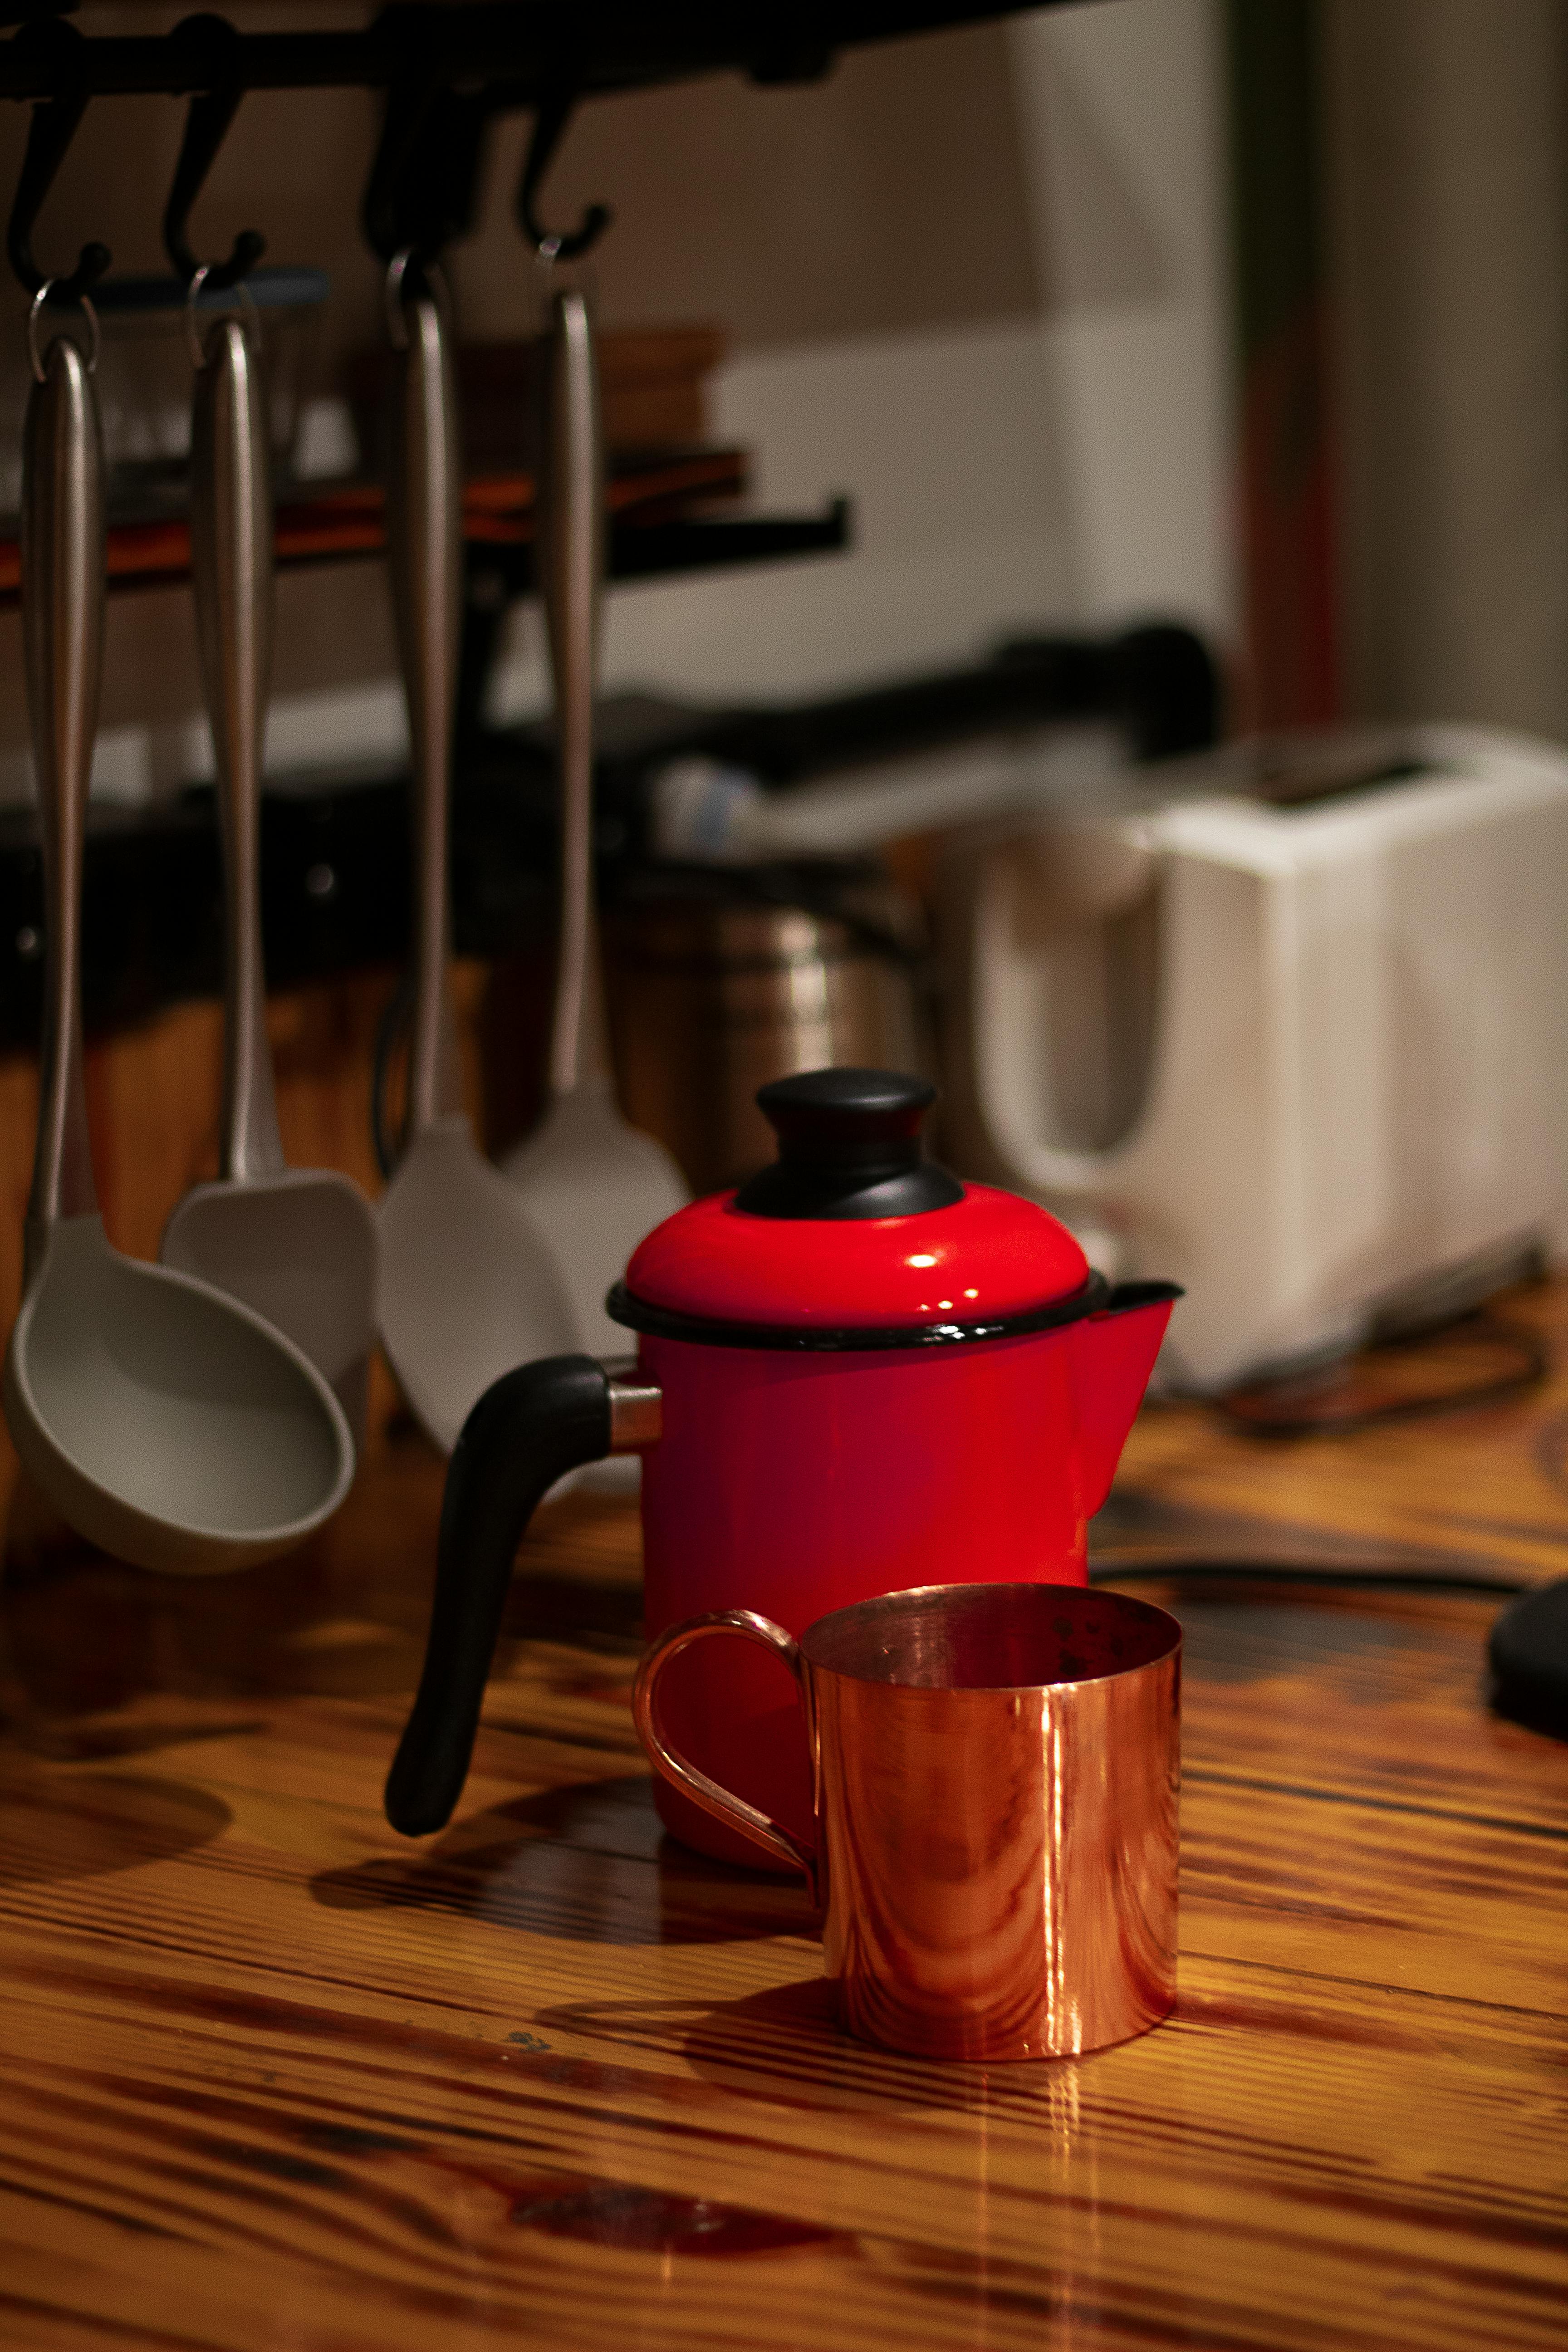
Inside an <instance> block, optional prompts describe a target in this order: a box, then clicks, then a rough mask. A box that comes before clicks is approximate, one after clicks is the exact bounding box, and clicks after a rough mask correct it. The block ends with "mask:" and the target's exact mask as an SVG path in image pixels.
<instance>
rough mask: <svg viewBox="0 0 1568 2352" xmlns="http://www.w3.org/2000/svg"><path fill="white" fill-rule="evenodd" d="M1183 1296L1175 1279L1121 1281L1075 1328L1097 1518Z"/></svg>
mask: <svg viewBox="0 0 1568 2352" xmlns="http://www.w3.org/2000/svg"><path fill="white" fill-rule="evenodd" d="M1181 1295H1182V1292H1181V1286H1180V1284H1179V1283H1174V1282H1121V1283H1118V1284H1117V1286H1116V1287H1115V1288H1114V1289H1113V1290H1112V1292H1111V1293H1110V1297H1109V1298H1108V1299H1107V1301H1106V1303H1105V1305H1104V1307H1102V1308H1101V1309H1100V1313H1099V1314H1098V1315H1089V1316H1086V1317H1085V1318H1084V1320H1083V1321H1082V1322H1081V1323H1075V1324H1074V1325H1073V1327H1072V1330H1073V1344H1074V1347H1075V1348H1076V1349H1077V1366H1076V1370H1077V1385H1078V1425H1079V1443H1080V1444H1081V1447H1082V1457H1083V1485H1084V1492H1083V1507H1084V1513H1085V1516H1086V1517H1090V1518H1092V1517H1093V1516H1094V1514H1095V1512H1096V1511H1098V1510H1099V1508H1100V1505H1101V1504H1102V1503H1103V1502H1104V1500H1105V1498H1106V1496H1107V1495H1109V1494H1110V1482H1111V1480H1112V1478H1113V1477H1114V1476H1115V1475H1116V1465H1117V1464H1118V1463H1119V1462H1120V1461H1121V1449H1122V1447H1123V1446H1124V1445H1125V1444H1126V1443H1127V1433H1128V1432H1129V1430H1130V1429H1131V1426H1132V1421H1133V1416H1134V1415H1135V1413H1136V1412H1137V1411H1138V1408H1139V1406H1140V1405H1141V1404H1142V1402H1143V1391H1144V1390H1145V1389H1146V1388H1147V1387H1148V1385H1149V1375H1150V1373H1151V1372H1152V1370H1153V1369H1154V1359H1155V1357H1156V1356H1157V1355H1158V1354H1159V1352H1160V1342H1161V1341H1162V1340H1163V1338H1164V1336H1165V1326H1166V1324H1167V1323H1169V1321H1170V1319H1171V1309H1172V1307H1173V1306H1174V1305H1175V1302H1176V1300H1177V1299H1178V1298H1179V1297H1181Z"/></svg>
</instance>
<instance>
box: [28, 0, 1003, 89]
mask: <svg viewBox="0 0 1568 2352" xmlns="http://www.w3.org/2000/svg"><path fill="white" fill-rule="evenodd" d="M1022 5H1026V0H826V5H816V6H812V5H808V0H729V4H728V5H715V0H658V5H652V0H459V5H454V6H449V7H443V6H435V5H422V0H395V5H392V6H390V7H387V8H384V9H383V10H382V11H381V13H380V14H379V15H378V16H375V17H374V19H373V20H372V22H371V23H370V24H369V25H367V26H365V27H364V28H363V31H360V32H342V31H322V32H310V31H304V32H288V33H245V32H236V33H235V34H234V36H233V38H232V39H231V40H227V41H226V42H225V44H224V64H223V79H224V83H225V87H226V89H235V90H238V91H241V92H243V91H246V90H253V89H390V88H392V87H393V86H394V85H395V83H397V82H399V81H402V80H403V79H405V78H406V77H408V76H410V75H413V74H415V73H417V74H418V75H420V76H421V77H423V78H426V79H428V80H430V81H434V82H436V83H439V84H443V85H445V86H447V87H448V88H453V87H458V86H460V85H464V84H472V83H475V82H479V83H482V84H485V85H487V86H495V88H496V95H497V98H498V100H499V101H500V102H501V103H504V104H507V105H510V106H518V107H525V106H528V105H530V104H531V103H535V102H537V101H538V100H540V99H542V98H544V97H546V96H548V95H551V94H552V93H554V92H556V91H558V90H560V89H563V88H564V89H569V90H571V91H572V92H573V94H574V96H577V97H590V96H597V95H603V94H605V92H607V91H611V90H626V89H647V88H650V87H652V86H654V85H655V84H658V83H660V82H668V81H681V80H686V79H691V78H693V77H696V76H700V75H704V74H711V73H724V72H739V73H745V74H750V75H751V76H752V77H753V78H754V79H757V80H759V81H764V82H772V81H795V80H807V79H815V78H816V76H817V75H819V74H821V73H823V72H825V71H826V68H827V67H828V65H829V64H830V63H831V62H832V59H833V57H834V55H835V53H836V52H837V50H839V49H843V48H851V47H859V46H860V45H861V44H863V43H865V42H868V41H879V40H892V39H896V38H898V37H900V36H902V35H904V34H908V33H920V32H931V31H936V30H939V29H940V28H942V27H943V26H955V25H963V24H973V23H978V22H980V21H982V20H984V19H985V18H987V17H996V16H1008V15H1012V14H1014V13H1016V10H1017V9H1018V8H1019V7H1020V6H1022ZM211 25H212V19H211V18H210V17H194V18H190V17H188V18H186V19H185V20H184V23H182V24H179V25H177V26H174V30H173V31H172V32H168V33H129V34H127V33H108V34H101V35H98V34H93V35H89V34H84V33H81V32H79V31H78V30H77V28H76V27H75V26H72V25H68V24H66V23H64V22H62V21H61V19H60V18H59V17H58V16H52V15H51V16H35V17H32V18H31V19H30V21H28V22H27V23H26V24H24V25H23V26H21V28H20V29H19V30H18V31H17V32H16V34H15V35H14V36H13V37H12V38H11V39H10V40H8V41H5V42H4V43H0V97H4V98H14V99H24V100H26V99H31V100H41V99H53V98H60V97H66V96H72V97H74V96H82V97H86V98H133V97H148V96H153V95H157V94H160V93H162V94H163V95H165V96H168V97H171V98H190V97H193V96H195V94H196V93H197V92H199V91H203V90H206V89H210V88H211V87H212V81H213V47H212V39H211Z"/></svg>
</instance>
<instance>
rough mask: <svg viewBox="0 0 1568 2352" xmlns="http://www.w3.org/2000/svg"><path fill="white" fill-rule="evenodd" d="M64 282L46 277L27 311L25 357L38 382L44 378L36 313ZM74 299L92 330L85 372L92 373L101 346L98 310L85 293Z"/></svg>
mask: <svg viewBox="0 0 1568 2352" xmlns="http://www.w3.org/2000/svg"><path fill="white" fill-rule="evenodd" d="M64 283H65V280H64V279H63V278H45V280H44V282H43V284H42V285H41V286H40V287H39V289H38V290H37V293H36V294H35V295H34V297H33V299H32V304H31V307H30V308H29V310H28V311H27V357H28V359H29V360H30V361H31V362H32V366H33V376H34V380H35V381H36V382H37V383H42V382H43V380H44V362H43V359H42V357H41V355H40V353H39V351H38V313H39V311H40V310H42V309H43V307H44V305H45V303H46V302H47V300H48V299H49V296H50V295H51V293H52V292H53V291H54V289H55V288H56V287H57V286H59V285H63V284H64ZM76 299H77V300H78V301H79V303H80V305H81V307H82V309H83V310H84V311H85V312H86V313H87V323H88V325H89V328H90V329H91V331H92V341H91V343H90V345H89V349H88V354H87V372H88V373H89V375H92V374H94V373H96V371H97V368H98V354H99V352H100V350H101V348H102V344H103V338H102V335H101V334H100V331H99V325H98V312H97V310H95V309H94V307H93V305H92V303H91V302H90V301H89V299H88V298H87V296H86V295H85V294H79V295H78V296H77V298H76Z"/></svg>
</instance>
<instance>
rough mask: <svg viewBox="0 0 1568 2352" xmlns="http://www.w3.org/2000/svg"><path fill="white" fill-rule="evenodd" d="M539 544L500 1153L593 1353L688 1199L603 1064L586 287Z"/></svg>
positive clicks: (560, 299) (549, 438)
mask: <svg viewBox="0 0 1568 2352" xmlns="http://www.w3.org/2000/svg"><path fill="white" fill-rule="evenodd" d="M548 354H549V357H548V367H547V373H546V390H545V409H544V432H543V436H542V450H541V458H540V471H539V499H538V509H537V512H538V532H537V537H536V540H535V546H536V548H537V551H538V559H539V572H540V579H541V582H542V586H543V592H544V611H545V618H546V622H547V624H548V627H549V633H550V657H551V667H552V671H553V675H554V681H555V714H556V730H557V736H558V740H559V742H560V750H561V788H562V790H561V798H562V809H561V843H562V850H561V952H560V962H559V967H558V971H557V975H556V982H555V1020H554V1026H553V1029H552V1035H551V1047H550V1103H549V1107H548V1108H547V1109H546V1111H545V1114H544V1117H543V1118H542V1121H541V1122H540V1125H539V1126H538V1128H537V1129H535V1131H534V1132H533V1134H532V1135H531V1136H529V1137H528V1139H526V1141H525V1142H523V1143H521V1144H520V1145H519V1146H518V1147H517V1149H516V1150H514V1151H512V1152H511V1153H510V1155H509V1156H508V1158H507V1159H506V1160H505V1161H504V1162H503V1165H504V1167H505V1169H506V1172H507V1174H508V1176H509V1177H510V1179H511V1181H512V1182H513V1183H514V1184H515V1185H516V1186H517V1188H518V1190H519V1192H521V1196H522V1198H523V1199H524V1201H526V1202H527V1204H528V1207H529V1210H530V1212H531V1215H532V1218H533V1222H534V1223H535V1225H536V1227H537V1228H538V1230H539V1232H540V1233H541V1234H542V1235H543V1236H544V1239H545V1241H546V1243H547V1244H548V1246H549V1248H550V1251H551V1254H552V1257H553V1259H554V1262H555V1266H556V1270H557V1272H558V1274H559V1275H560V1277H561V1282H562V1286H563V1289H564V1290H565V1293H566V1296H567V1297H568V1298H569V1299H570V1301H571V1307H572V1315H573V1320H574V1324H575V1327H576V1344H577V1346H578V1347H580V1348H582V1349H584V1350H585V1351H586V1352H587V1353H588V1354H589V1355H593V1356H615V1355H622V1354H624V1353H625V1352H626V1346H627V1339H626V1333H625V1332H624V1331H623V1330H622V1329H621V1328H620V1327H619V1326H618V1325H617V1324H615V1323H612V1322H611V1320H610V1318H609V1317H608V1316H607V1315H606V1314H605V1292H606V1291H607V1290H608V1289H609V1287H610V1285H611V1284H612V1283H613V1282H615V1281H616V1279H617V1278H618V1276H620V1275H621V1273H622V1272H623V1271H624V1269H625V1266H626V1260H627V1258H628V1257H629V1256H630V1255H631V1254H632V1252H633V1250H634V1249H635V1248H636V1247H637V1244H638V1242H640V1241H641V1240H642V1238H643V1235H644V1234H647V1233H649V1232H651V1231H652V1229H653V1227H654V1226H655V1225H657V1224H658V1223H661V1222H662V1221H663V1219H664V1218H666V1217H668V1216H669V1215H670V1214H671V1213H672V1212H673V1211H675V1210H676V1209H679V1208H681V1207H682V1206H683V1205H684V1204H685V1202H687V1201H688V1200H689V1198H690V1194H689V1191H688V1189H687V1186H686V1183H685V1181H684V1180H683V1178H682V1176H681V1173H680V1171H679V1168H677V1166H676V1164H675V1162H674V1160H672V1159H671V1158H670V1156H669V1154H668V1151H666V1150H665V1149H664V1147H663V1145H662V1144H659V1143H656V1142H655V1141H654V1139H653V1138H652V1137H651V1136H648V1135H643V1134H641V1133H639V1131H638V1130H637V1129H636V1128H635V1127H629V1126H628V1125H627V1124H626V1120H625V1119H624V1118H622V1117H621V1115H620V1112H619V1111H618V1110H617V1108H616V1098H615V1093H614V1090H613V1087H612V1086H611V1082H610V1076H609V1071H608V1068H607V1066H606V1054H605V1014H604V992H603V982H602V979H601V975H600V970H599V945H598V936H597V926H596V924H595V917H594V853H593V792H594V672H595V654H596V650H597V648H596V639H597V635H598V617H599V586H600V577H601V572H602V551H603V541H604V497H603V463H602V453H601V448H600V440H599V400H598V382H597V371H596V368H595V357H594V334H593V325H592V320H591V319H590V316H589V310H588V304H587V299H586V297H585V296H584V294H583V292H582V291H581V290H580V289H577V288H575V287H574V288H571V289H564V290H561V291H558V292H556V293H554V294H553V295H552V298H551V309H550V336H549V342H548Z"/></svg>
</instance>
